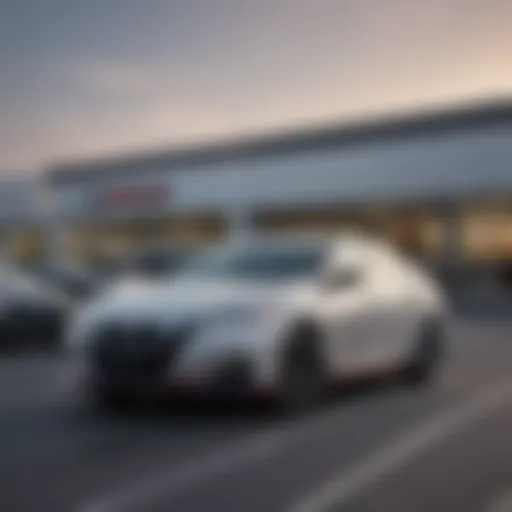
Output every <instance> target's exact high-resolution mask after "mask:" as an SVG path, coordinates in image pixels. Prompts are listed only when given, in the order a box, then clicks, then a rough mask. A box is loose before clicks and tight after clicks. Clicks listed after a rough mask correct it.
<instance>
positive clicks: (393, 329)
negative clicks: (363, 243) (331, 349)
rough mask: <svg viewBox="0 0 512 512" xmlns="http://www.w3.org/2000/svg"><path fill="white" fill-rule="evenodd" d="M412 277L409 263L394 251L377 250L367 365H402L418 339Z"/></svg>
mask: <svg viewBox="0 0 512 512" xmlns="http://www.w3.org/2000/svg"><path fill="white" fill-rule="evenodd" d="M411 276H412V274H411V272H410V268H409V266H408V265H407V262H406V261H405V260H402V259H401V258H400V257H399V256H398V255H395V254H394V252H393V251H391V250H387V248H383V249H381V250H377V251H376V253H375V258H374V260H373V268H372V271H371V277H370V281H371V294H370V295H371V298H370V299H369V302H368V306H369V308H368V311H367V315H368V318H369V321H368V323H367V324H366V328H367V330H366V332H365V333H364V336H365V339H366V340H367V341H366V345H367V350H365V353H364V354H363V356H364V359H365V361H364V362H365V364H368V365H369V366H371V367H389V366H393V365H396V364H398V363H399V362H400V361H401V360H402V359H403V356H404V353H405V352H406V351H407V349H408V347H409V345H410V340H411V339H412V337H413V336H414V332H413V330H414V328H415V326H416V324H417V318H416V316H417V315H416V314H415V307H416V301H415V294H414V291H415V290H414V285H413V281H412V279H411Z"/></svg>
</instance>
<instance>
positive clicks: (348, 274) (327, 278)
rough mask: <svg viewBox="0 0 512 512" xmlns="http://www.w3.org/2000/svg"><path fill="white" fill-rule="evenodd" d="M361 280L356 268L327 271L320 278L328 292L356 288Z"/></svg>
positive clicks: (321, 283)
mask: <svg viewBox="0 0 512 512" xmlns="http://www.w3.org/2000/svg"><path fill="white" fill-rule="evenodd" d="M360 281H361V278H360V274H359V272H358V271H357V270H355V269H339V270H330V271H327V272H325V273H324V274H323V275H322V276H321V278H320V285H321V287H322V289H323V290H325V291H328V292H338V291H339V292H342V291H350V290H353V289H355V288H356V287H357V286H358V285H359V283H360Z"/></svg>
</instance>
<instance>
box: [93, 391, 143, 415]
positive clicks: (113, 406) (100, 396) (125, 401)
mask: <svg viewBox="0 0 512 512" xmlns="http://www.w3.org/2000/svg"><path fill="white" fill-rule="evenodd" d="M89 402H90V404H91V405H92V406H93V408H94V409H95V410H97V411H100V412H104V413H109V414H124V413H130V412H133V411H134V410H135V409H136V407H137V401H136V400H135V399H134V398H133V397H130V396H129V395H127V394H124V393H116V392H113V391H110V390H96V391H95V392H94V393H93V394H92V395H91V396H89Z"/></svg>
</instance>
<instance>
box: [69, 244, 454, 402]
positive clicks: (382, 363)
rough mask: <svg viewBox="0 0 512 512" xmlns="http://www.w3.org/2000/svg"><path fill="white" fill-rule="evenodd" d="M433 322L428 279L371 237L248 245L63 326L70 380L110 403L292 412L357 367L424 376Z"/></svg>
mask: <svg viewBox="0 0 512 512" xmlns="http://www.w3.org/2000/svg"><path fill="white" fill-rule="evenodd" d="M445 316H446V307H445V301H444V299H443V297H442V295H441V293H440V291H439V290H438V287H437V286H436V284H435V283H434V282H432V281H431V280H430V279H429V278H428V277H426V275H424V274H423V272H422V271H421V270H420V269H419V268H417V267H416V266H415V265H414V264H413V263H412V262H410V261H409V260H407V259H405V258H404V257H403V256H401V255H400V254H399V253H397V252H396V251H395V249H394V248H392V247H389V246H388V245H386V244H384V243H382V242H380V241H378V240H373V239H368V238H363V237H359V236H356V235H345V236H343V237H340V239H339V240H337V241H331V240H326V239H323V238H322V239H316V238H311V239H310V238H303V237H300V238H295V237H293V238H290V239H280V240H276V239H260V240H253V241H248V240H246V241H241V242H238V243H235V244H233V245H227V246H224V247H220V248H217V249H213V250H210V251H208V252H206V253H204V254H202V255H200V256H198V257H196V258H194V259H192V261H191V262H189V263H188V264H187V265H185V267H184V268H183V269H182V270H181V271H180V272H179V273H178V275H177V276H175V277H174V278H173V279H169V280H167V281H162V280H159V281H158V282H154V281H153V282H152V281H148V280H143V279H138V280H136V279H133V280H127V281H125V282H121V283H119V284H118V285H117V287H113V288H111V289H110V290H109V291H108V292H107V293H105V294H104V295H103V296H101V297H98V298H97V300H95V301H93V302H92V303H91V304H90V305H89V306H88V307H86V308H85V309H84V310H83V311H82V312H81V313H80V314H79V315H78V316H77V317H76V318H75V319H74V321H73V322H72V324H71V326H70V331H69V332H68V336H67V344H66V346H67V352H68V354H69V359H68V362H69V366H68V371H69V372H70V373H69V374H68V375H69V376H70V378H71V379H72V381H73V382H74V386H77V387H78V389H81V391H82V392H83V393H84V394H85V396H88V397H90V398H93V399H94V400H96V401H99V403H104V404H109V405H115V404H120V403H123V402H124V401H126V400H131V399H134V398H135V399H136V398H137V397H139V396H140V395H144V394H145V393H149V394H155V395H159V394H160V393H163V394H167V393H170V394H171V395H172V394H173V393H174V394H182V393H185V394H188V395H197V396H207V397H209V396H227V397H237V398H241V397H242V398H244V397H247V398H250V397H267V398H270V399H272V400H275V401H276V402H277V403H279V404H281V405H282V406H283V407H284V408H289V409H292V410H294V409H300V408H302V407H305V406H309V405H312V404H313V403H315V402H317V401H318V400H320V399H321V397H322V395H323V394H324V392H325V391H326V388H327V387H328V386H329V385H331V384H334V383H335V382H337V381H340V380H343V379H346V378H349V377H350V376H353V375H355V374H360V373H361V372H373V371H375V370H382V369H387V370H393V371H398V372H399V373H400V375H402V376H403V378H404V381H407V382H409V383H420V382H426V381H427V380H428V379H429V377H430V376H431V375H432V374H433V372H434V369H435V368H436V366H437V364H438V363H439V361H440V358H441V355H442V353H443V345H444V333H445V330H444V328H445Z"/></svg>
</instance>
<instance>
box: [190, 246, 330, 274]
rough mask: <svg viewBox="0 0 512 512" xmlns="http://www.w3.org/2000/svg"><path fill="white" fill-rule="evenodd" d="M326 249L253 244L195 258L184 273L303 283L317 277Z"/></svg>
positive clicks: (220, 250) (224, 249)
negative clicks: (294, 280)
mask: <svg viewBox="0 0 512 512" xmlns="http://www.w3.org/2000/svg"><path fill="white" fill-rule="evenodd" d="M324 254H325V247H323V246H322V245H319V244H316V245H313V244H294V245H291V244H287V245H285V244H260V245H256V244H250V245H241V246H237V247H229V248H222V249H215V250H212V251H210V252H207V253H206V254H204V255H201V256H198V257H196V258H194V259H193V260H192V261H191V262H190V263H188V264H187V265H185V266H184V267H183V269H182V271H181V275H182V276H187V277H212V278H234V279H258V280H259V279H265V280H267V279H270V280H275V279H300V278H309V277H312V276H314V275H315V273H316V272H317V270H318V269H319V267H320V266H321V264H322V261H323V259H324Z"/></svg>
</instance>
